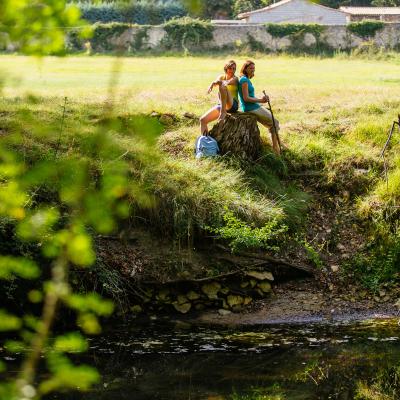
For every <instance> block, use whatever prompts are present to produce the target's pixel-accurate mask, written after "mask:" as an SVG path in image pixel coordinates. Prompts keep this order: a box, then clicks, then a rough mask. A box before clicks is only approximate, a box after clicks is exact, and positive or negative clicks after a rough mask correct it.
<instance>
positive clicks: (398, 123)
mask: <svg viewBox="0 0 400 400" xmlns="http://www.w3.org/2000/svg"><path fill="white" fill-rule="evenodd" d="M397 118H398V120H397V121H393V124H392V128H391V129H390V133H389V136H388V138H387V139H386V143H385V145H384V146H383V149H382V151H381V155H380V156H379V157H383V156H384V154H385V151H386V148H387V147H388V146H389V142H390V139H391V138H392V135H393V131H394V127H395V126H396V125H398V127H399V130H400V114H398V115H397Z"/></svg>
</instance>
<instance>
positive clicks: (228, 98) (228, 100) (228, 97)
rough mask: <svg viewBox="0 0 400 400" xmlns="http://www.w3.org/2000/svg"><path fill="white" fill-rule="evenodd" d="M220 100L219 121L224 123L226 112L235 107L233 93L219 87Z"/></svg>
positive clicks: (223, 87) (221, 86)
mask: <svg viewBox="0 0 400 400" xmlns="http://www.w3.org/2000/svg"><path fill="white" fill-rule="evenodd" d="M219 98H220V100H221V112H220V114H219V118H218V120H219V121H223V120H224V119H225V117H226V110H229V109H230V108H231V107H232V105H233V98H232V94H231V92H230V91H229V90H228V88H227V87H226V86H224V85H221V84H220V85H219Z"/></svg>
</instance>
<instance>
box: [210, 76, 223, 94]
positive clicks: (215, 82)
mask: <svg viewBox="0 0 400 400" xmlns="http://www.w3.org/2000/svg"><path fill="white" fill-rule="evenodd" d="M221 82H222V80H221V76H218V78H217V79H216V80H215V81H212V82H211V84H210V86H209V87H208V90H207V93H211V91H212V90H213V87H214V86H217V85H219V84H220V83H221Z"/></svg>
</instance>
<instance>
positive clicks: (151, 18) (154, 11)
mask: <svg viewBox="0 0 400 400" xmlns="http://www.w3.org/2000/svg"><path fill="white" fill-rule="evenodd" d="M77 5H78V7H79V9H80V10H81V12H82V17H83V18H84V19H86V20H87V21H89V22H92V23H95V22H103V23H108V22H127V23H133V24H140V25H146V24H151V25H157V24H162V23H163V22H165V21H168V20H170V19H172V18H175V17H183V16H184V15H186V14H187V12H186V10H185V8H184V7H183V5H182V4H181V3H179V2H176V1H166V2H162V1H160V2H158V1H155V2H147V1H141V0H134V1H131V2H129V3H123V2H110V3H98V4H92V3H82V2H79V3H77Z"/></svg>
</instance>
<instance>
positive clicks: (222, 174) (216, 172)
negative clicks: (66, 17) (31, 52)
mask: <svg viewBox="0 0 400 400" xmlns="http://www.w3.org/2000/svg"><path fill="white" fill-rule="evenodd" d="M226 58H231V57H219V56H213V57H200V56H199V57H125V58H119V59H118V60H117V61H116V59H115V58H113V57H109V56H93V57H87V56H76V57H66V58H55V57H45V58H43V59H34V58H29V57H23V56H13V55H2V56H0V69H2V70H4V71H8V75H6V77H5V82H4V89H3V100H2V102H1V110H2V120H1V122H0V129H3V130H4V129H7V130H10V129H11V130H12V126H13V124H14V123H15V112H16V111H17V110H21V109H23V108H24V107H28V108H29V109H31V110H32V109H33V110H35V112H36V113H38V114H40V115H41V118H42V119H43V120H44V121H45V122H46V123H47V124H50V125H51V126H52V128H51V129H53V130H54V131H55V132H57V129H58V128H57V127H58V126H59V124H60V116H61V113H62V107H63V104H64V98H65V97H67V115H66V119H65V126H64V132H63V136H64V138H63V143H64V145H65V148H64V150H65V151H74V148H75V147H74V146H77V142H79V141H80V140H83V138H84V137H85V136H86V135H90V132H91V129H92V128H91V127H92V125H93V124H96V123H97V122H98V120H99V118H100V115H101V113H102V112H103V109H104V104H105V102H107V101H113V104H114V109H115V112H116V113H117V115H121V116H129V115H137V114H147V115H148V114H150V113H151V112H152V111H156V112H159V113H164V112H168V113H173V114H174V115H176V116H177V117H178V119H179V122H178V123H176V124H175V125H173V126H171V127H168V128H167V131H166V132H164V133H163V134H162V135H160V136H159V140H158V144H159V146H160V147H161V149H162V150H163V151H164V152H166V153H167V154H168V156H167V157H166V161H165V165H164V167H163V168H161V169H160V171H159V176H161V177H163V181H154V180H152V182H153V183H152V185H153V188H156V189H157V191H159V192H160V193H164V192H165V193H166V192H168V193H169V195H170V196H172V197H171V198H174V199H178V198H179V199H180V200H179V202H182V204H183V202H187V203H188V204H192V206H191V211H195V213H196V212H197V216H198V219H199V220H201V221H204V218H203V217H202V216H204V215H205V212H204V206H203V204H202V200H204V199H208V200H207V201H211V200H210V199H211V198H212V199H213V201H214V203H213V202H211V203H212V204H214V206H215V207H216V208H217V209H218V210H220V209H221V208H220V207H224V206H226V205H227V204H228V205H230V206H233V207H234V208H236V211H238V212H239V214H244V215H247V216H248V218H250V219H252V218H254V219H255V220H256V221H262V220H266V217H265V215H264V216H263V215H262V214H263V213H264V214H267V213H271V214H274V213H278V214H279V213H281V212H282V207H283V208H284V204H283V203H285V201H286V206H287V207H288V208H287V210H288V211H289V208H290V207H293V205H294V204H295V206H294V209H296V204H297V205H298V204H300V202H304V197H302V195H300V192H299V191H297V193H295V192H296V191H295V190H294V191H293V188H292V189H290V188H289V186H290V185H289V186H288V185H286V184H282V182H281V177H282V174H283V175H285V174H286V172H287V171H286V172H285V171H284V170H282V169H281V167H280V166H279V165H277V164H276V165H275V164H273V163H272V164H268V163H267V164H268V166H267V167H266V169H265V171H266V172H265V173H262V174H260V171H258V172H257V171H251V170H249V171H244V170H243V169H242V167H241V166H238V165H236V166H235V165H228V164H227V163H226V162H222V163H215V162H202V163H197V162H195V161H193V145H194V141H195V138H196V136H197V135H198V126H197V124H196V121H193V122H190V121H188V120H186V119H185V118H184V117H183V116H182V115H183V113H185V112H191V113H193V114H195V115H196V116H200V115H201V114H203V113H204V112H205V111H206V110H207V109H208V108H209V107H211V106H212V105H213V104H215V102H216V100H217V99H216V94H215V93H213V94H211V95H207V94H206V90H207V87H208V85H209V83H210V81H211V80H213V79H214V78H215V77H216V76H217V75H219V74H220V73H221V71H222V66H223V64H224V62H225V60H226ZM233 58H235V59H236V61H237V64H238V66H239V67H240V65H241V64H242V62H243V61H245V59H246V57H233ZM255 62H256V76H255V78H254V86H255V88H256V91H257V92H258V93H260V92H261V90H262V89H265V90H266V91H267V92H268V93H269V94H270V96H271V102H272V107H273V109H274V112H275V115H276V116H277V118H278V119H279V120H280V122H281V126H282V130H281V138H282V140H283V142H284V143H285V144H286V146H287V147H288V148H289V151H288V152H286V156H285V157H284V160H285V162H286V163H287V164H288V165H289V169H290V170H291V171H292V172H293V171H297V172H304V171H307V170H317V171H321V172H322V174H323V176H324V179H325V182H326V183H327V184H328V185H329V187H334V188H335V190H339V191H340V190H342V189H346V188H348V186H351V187H352V188H353V189H354V190H355V191H356V193H357V194H358V195H360V194H361V195H362V196H364V197H363V198H361V200H360V199H359V200H358V202H359V204H361V203H362V202H363V201H364V210H365V209H369V210H372V209H373V207H372V206H371V207H368V206H367V207H365V202H367V203H368V201H369V199H372V198H374V199H376V198H378V199H379V201H380V202H381V203H382V204H384V203H385V202H393V200H394V199H397V198H398V197H399V194H400V185H399V184H398V181H400V178H399V171H400V167H399V166H398V163H394V162H389V184H388V185H386V183H384V181H383V179H382V178H383V175H382V173H381V172H382V163H381V160H379V153H380V149H381V147H382V146H383V144H384V142H385V140H386V136H387V133H388V130H389V128H390V126H391V124H392V122H393V120H394V119H395V118H396V116H397V113H398V111H399V109H400V99H399V97H398V79H397V76H398V71H399V62H398V60H397V59H394V60H392V61H390V60H389V61H385V60H379V61H377V60H358V59H354V58H348V57H340V56H338V57H335V58H330V59H318V58H312V57H299V58H294V57H288V56H265V55H262V56H259V57H258V58H257V59H255ZM10 71H12V72H11V75H10ZM112 76H114V77H116V78H117V79H116V82H115V85H114V86H113V85H111V86H113V90H112V91H110V82H112V79H111V77H112ZM27 93H31V94H34V95H35V96H36V100H35V101H34V102H31V103H30V104H27V102H26V97H25V96H26V94H27ZM124 118H125V117H124ZM27 127H28V126H26V128H27ZM261 131H262V132H263V133H262V134H263V138H264V139H263V140H264V141H268V140H269V139H268V135H265V129H264V128H261ZM396 132H397V131H396ZM57 138H58V136H57V135H55V136H53V137H52V136H51V134H50V135H48V136H47V139H46V140H47V143H53V145H54V143H55V142H56V141H57ZM119 140H120V141H121V143H122V144H123V145H124V146H125V148H127V149H128V150H129V149H131V148H132V147H134V146H133V145H132V144H131V143H130V140H131V139H130V138H129V137H125V138H124V137H122V136H121V137H120V138H119ZM398 140H399V138H397V133H395V135H394V137H393V140H392V147H391V148H390V149H389V150H388V153H387V156H388V158H389V159H390V160H391V159H392V154H395V153H396V151H397V149H398V143H399V141H398ZM25 145H26V146H27V147H31V149H34V148H37V152H38V154H39V153H40V150H41V146H40V145H38V144H37V143H34V141H31V142H30V139H29V137H27V138H26V141H25ZM43 146H47V145H46V143H45V142H43ZM130 151H132V152H134V150H133V149H131V150H130ZM136 152H137V150H136ZM365 171H367V172H365ZM150 175H151V174H150ZM150 175H149V176H150ZM167 175H168V176H167ZM152 179H153V178H152ZM199 182H201V184H199ZM196 183H197V186H196ZM185 185H186V186H187V187H184V186H185ZM370 195H372V197H368V196H370ZM238 196H239V197H238ZM190 199H192V200H190ZM235 199H239V200H235ZM296 199H297V200H296ZM371 201H372V200H371ZM374 201H375V200H374ZM176 204H177V203H176ZM179 204H181V203H179ZM374 204H375V203H374ZM179 207H180V206H179ZM179 207H178V208H179Z"/></svg>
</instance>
